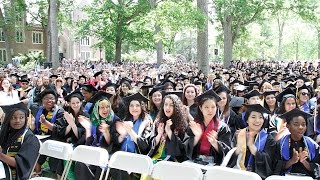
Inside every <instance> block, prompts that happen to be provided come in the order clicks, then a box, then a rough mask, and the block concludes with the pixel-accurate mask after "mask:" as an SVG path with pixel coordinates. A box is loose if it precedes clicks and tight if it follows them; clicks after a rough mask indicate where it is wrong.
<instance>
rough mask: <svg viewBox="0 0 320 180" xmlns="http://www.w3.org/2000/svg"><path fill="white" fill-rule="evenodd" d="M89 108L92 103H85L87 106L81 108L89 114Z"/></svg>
mask: <svg viewBox="0 0 320 180" xmlns="http://www.w3.org/2000/svg"><path fill="white" fill-rule="evenodd" d="M91 106H92V103H90V102H87V104H86V105H85V106H84V108H83V111H84V112H87V113H89V110H90V108H91Z"/></svg>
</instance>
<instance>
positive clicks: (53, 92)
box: [39, 88, 58, 100]
mask: <svg viewBox="0 0 320 180" xmlns="http://www.w3.org/2000/svg"><path fill="white" fill-rule="evenodd" d="M47 94H52V95H54V97H55V98H56V99H57V97H58V95H57V92H56V91H55V90H53V89H51V88H47V89H45V90H43V91H42V92H41V93H40V94H39V97H40V99H41V100H42V99H43V97H44V96H46V95H47Z"/></svg>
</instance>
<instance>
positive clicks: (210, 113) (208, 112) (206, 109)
mask: <svg viewBox="0 0 320 180" xmlns="http://www.w3.org/2000/svg"><path fill="white" fill-rule="evenodd" d="M199 109H200V111H201V112H202V115H203V118H204V119H213V117H214V116H215V115H216V112H217V105H216V102H215V101H214V100H213V99H208V100H206V101H204V102H203V104H202V105H201V106H199Z"/></svg>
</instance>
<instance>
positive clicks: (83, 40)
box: [80, 37, 90, 46]
mask: <svg viewBox="0 0 320 180" xmlns="http://www.w3.org/2000/svg"><path fill="white" fill-rule="evenodd" d="M80 44H81V45H82V46H90V38H89V37H84V38H81V40H80Z"/></svg>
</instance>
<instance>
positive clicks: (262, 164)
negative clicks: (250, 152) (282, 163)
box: [254, 135, 276, 179]
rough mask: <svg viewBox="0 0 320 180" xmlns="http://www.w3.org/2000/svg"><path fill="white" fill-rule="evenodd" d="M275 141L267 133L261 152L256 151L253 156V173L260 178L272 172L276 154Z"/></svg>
mask: <svg viewBox="0 0 320 180" xmlns="http://www.w3.org/2000/svg"><path fill="white" fill-rule="evenodd" d="M275 152H276V142H275V140H274V139H273V136H272V135H268V137H267V142H266V145H265V147H264V150H263V151H262V152H259V151H257V153H256V156H255V157H254V158H255V163H254V166H255V173H257V174H258V175H259V176H260V177H261V178H262V179H265V178H267V177H268V176H270V175H272V174H273V171H274V169H273V167H274V166H273V164H274V161H275V160H274V158H273V157H274V155H275V154H276V153H275Z"/></svg>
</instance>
